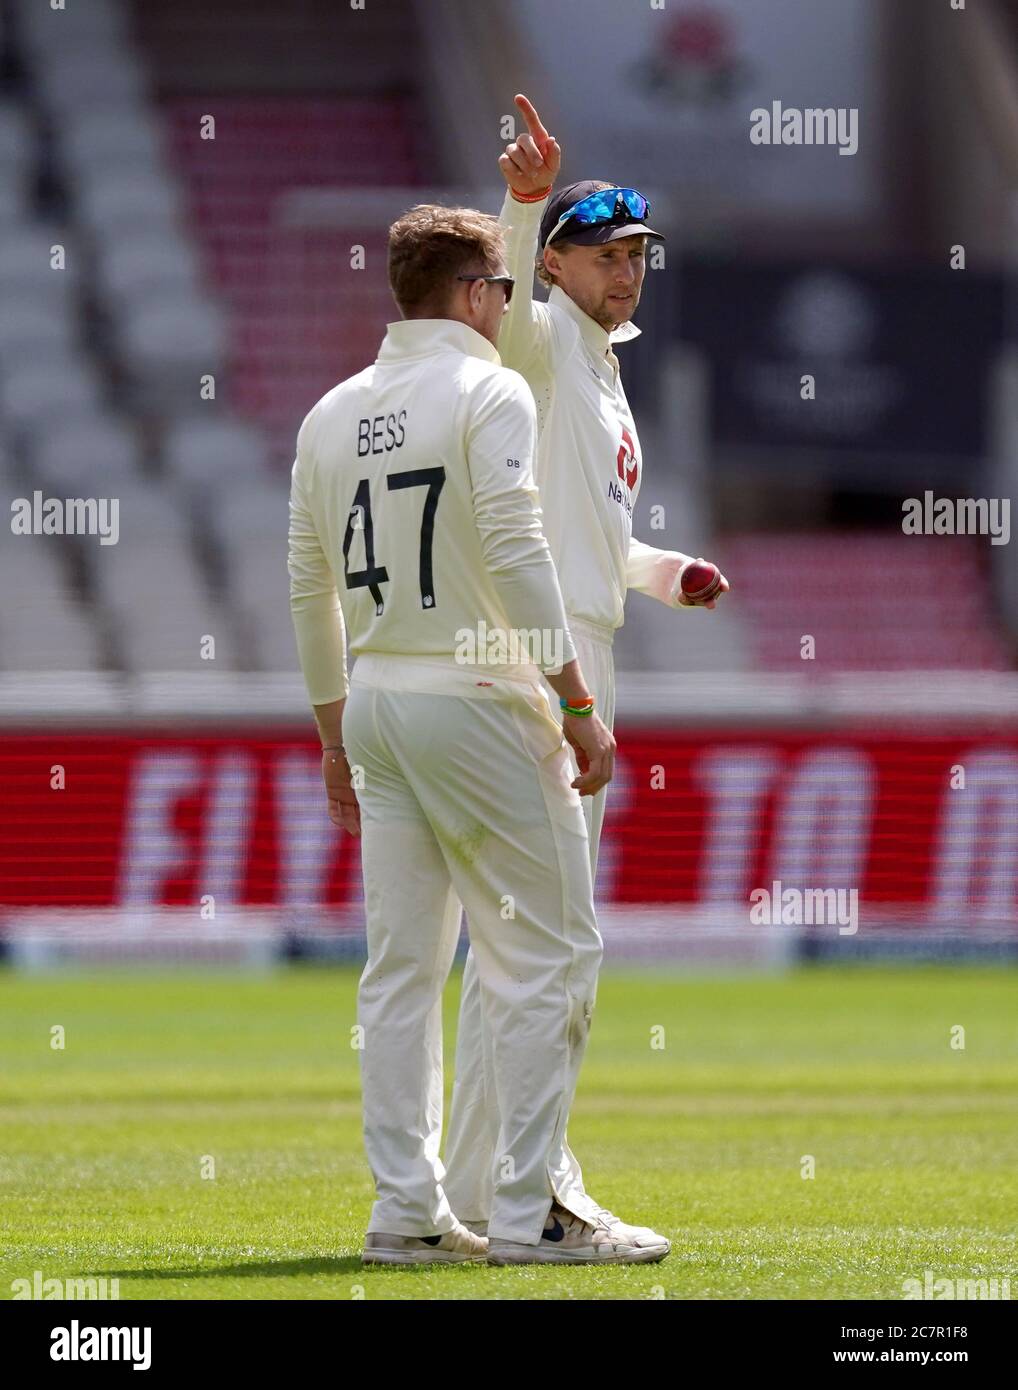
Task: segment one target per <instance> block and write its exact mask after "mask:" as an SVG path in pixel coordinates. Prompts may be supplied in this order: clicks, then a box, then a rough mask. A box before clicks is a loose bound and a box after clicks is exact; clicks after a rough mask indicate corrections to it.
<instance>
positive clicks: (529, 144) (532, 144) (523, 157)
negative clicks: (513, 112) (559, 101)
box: [498, 93, 562, 198]
mask: <svg viewBox="0 0 1018 1390" xmlns="http://www.w3.org/2000/svg"><path fill="white" fill-rule="evenodd" d="M516 105H517V106H518V107H519V110H520V115H521V116H522V117H523V119H524V120H525V121H526V123H527V132H526V134H525V135H521V136H519V137H518V138H517V139H516V140H514V141H513V142H512V143H511V144H509V145H506V147H505V154H503V155H500V156H499V160H498V167H499V168H500V169H501V170H502V174H503V177H504V178H505V181H506V183H507V184H508V185H509V187H510V188H511V189H512V191H513V193H514V194H516V195H517V197H519V198H533V197H534V196H535V194H540V193H542V192H544V191H545V190H547V189H550V188H551V185H552V184H553V183H554V182H555V177H556V175H557V174H558V171H559V167H560V165H561V163H562V151H561V150H560V149H559V146H558V141H557V140H556V139H554V138H553V137H552V136H551V135H549V134H548V132H547V131H546V130H545V128H544V126H543V125H542V124H541V118H540V116H539V115H538V114H537V112H536V111H535V110H534V107H533V106H532V105H531V103H530V102H529V101H528V100H527V98H526V97H525V96H524V95H523V94H522V93H520V94H519V95H518V96H517V97H516Z"/></svg>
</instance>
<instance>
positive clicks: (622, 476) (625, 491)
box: [608, 425, 640, 514]
mask: <svg viewBox="0 0 1018 1390" xmlns="http://www.w3.org/2000/svg"><path fill="white" fill-rule="evenodd" d="M615 463H616V468H617V470H618V475H619V482H616V481H615V479H614V478H613V479H612V480H611V482H610V483H609V484H608V496H609V497H610V498H611V499H612V501H613V502H619V503H620V504H621V505H622V506H623V507H625V509H626V511H627V512H629V513H630V514H632V510H633V488H634V487H635V486H636V479H637V477H638V475H639V471H640V463H639V460H638V459H637V457H636V443H635V441H634V439H633V436H632V435H631V434H630V433H629V431H628V430H627V429H626V427H625V425H623V426H622V443H621V444H620V445H619V452H618V454H617V455H616V460H615ZM622 483H624V484H625V487H622V486H620V484H622Z"/></svg>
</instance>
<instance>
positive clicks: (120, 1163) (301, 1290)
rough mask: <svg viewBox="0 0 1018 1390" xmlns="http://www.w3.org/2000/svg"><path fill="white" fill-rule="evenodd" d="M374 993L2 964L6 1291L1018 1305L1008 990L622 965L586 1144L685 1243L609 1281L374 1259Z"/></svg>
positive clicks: (861, 974) (586, 1275)
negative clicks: (76, 1285)
mask: <svg viewBox="0 0 1018 1390" xmlns="http://www.w3.org/2000/svg"><path fill="white" fill-rule="evenodd" d="M356 982H357V972H356V971H354V970H346V969H331V970H330V969H315V968H310V967H294V968H291V969H286V970H282V971H280V972H279V973H277V974H272V975H267V976H262V977H251V976H243V975H237V974H231V973H226V972H224V973H216V972H213V971H209V972H206V973H204V974H203V975H201V976H197V975H194V974H187V975H184V974H162V975H153V974H139V973H131V974H126V973H123V974H112V973H107V974H101V975H100V974H90V975H77V976H75V975H55V976H51V977H25V976H17V975H12V974H10V973H9V972H2V973H0V1298H10V1297H11V1281H12V1280H13V1279H16V1278H20V1277H27V1278H29V1279H31V1278H32V1276H33V1272H34V1271H35V1270H39V1271H41V1274H42V1277H43V1278H53V1277H57V1278H67V1277H70V1276H76V1275H81V1276H86V1275H106V1276H108V1277H112V1276H116V1277H118V1278H119V1279H120V1293H121V1297H122V1298H125V1299H136V1298H161V1299H162V1298H165V1299H188V1298H201V1299H207V1298H226V1299H244V1298H262V1299H265V1298H304V1299H307V1298H334V1299H351V1298H358V1297H363V1298H367V1299H385V1298H397V1299H398V1298H441V1299H457V1298H541V1299H551V1298H580V1299H586V1298H661V1297H664V1298H683V1299H710V1298H735V1299H745V1298H800V1299H840V1298H900V1297H901V1295H902V1280H903V1279H905V1278H907V1277H914V1278H918V1279H920V1280H922V1279H923V1277H924V1271H926V1270H927V1269H929V1270H931V1271H933V1275H934V1277H935V1278H943V1277H948V1278H980V1277H986V1278H990V1277H994V1276H996V1277H998V1278H1003V1277H1010V1278H1011V1281H1012V1285H1013V1289H1014V1296H1016V1297H1018V1248H1016V1219H1015V1214H1016V1212H1018V975H1016V974H1015V973H1013V972H1012V973H1008V972H1006V971H1003V970H1001V971H994V970H988V969H964V968H955V967H917V968H911V969H886V968H882V967H881V968H872V967H871V968H867V967H857V968H849V969H841V970H833V969H812V970H803V971H799V972H796V973H794V974H792V975H786V976H769V975H746V976H742V977H732V978H725V979H717V978H709V977H687V978H682V977H681V976H680V975H679V974H677V973H676V972H674V971H671V970H669V971H666V970H664V969H658V970H656V971H654V972H646V973H636V972H627V973H621V972H616V971H612V970H606V971H605V973H604V974H603V975H602V980H601V986H600V994H599V999H598V1007H597V1011H596V1014H595V1019H594V1029H593V1034H592V1037H591V1042H590V1047H589V1050H588V1054H587V1061H586V1063H585V1067H584V1072H583V1074H582V1076H581V1080H580V1094H579V1097H578V1100H577V1103H576V1105H575V1107H574V1110H573V1118H572V1120H571V1123H570V1129H569V1137H570V1143H571V1144H572V1147H573V1149H574V1150H575V1152H576V1153H577V1155H578V1156H579V1158H580V1160H581V1162H582V1164H583V1168H584V1175H585V1178H586V1182H587V1187H588V1188H589V1190H590V1191H591V1192H592V1193H593V1194H594V1195H595V1196H596V1197H597V1199H598V1200H599V1201H600V1202H602V1203H603V1204H604V1205H606V1206H610V1207H612V1208H613V1209H614V1210H615V1211H616V1212H618V1213H619V1214H620V1215H621V1216H623V1217H625V1218H626V1219H628V1220H630V1221H633V1222H636V1223H640V1224H653V1225H654V1226H656V1227H657V1228H658V1229H660V1230H662V1231H664V1232H666V1233H667V1234H668V1235H669V1236H670V1237H671V1239H672V1242H673V1253H672V1255H671V1256H670V1258H669V1259H668V1260H666V1261H665V1262H664V1263H663V1264H660V1265H647V1266H643V1267H639V1266H636V1267H631V1268H611V1269H597V1270H591V1269H586V1268H578V1269H571V1270H570V1269H561V1268H541V1269H534V1268H529V1269H528V1268H523V1269H488V1268H486V1267H480V1268H462V1267H460V1268H451V1269H449V1268H431V1269H428V1268H425V1269H417V1270H410V1271H406V1270H402V1269H364V1268H362V1266H361V1265H360V1262H359V1252H360V1247H361V1241H362V1236H363V1231H364V1226H365V1222H366V1218H367V1214H368V1209H369V1205H370V1202H371V1197H372V1189H371V1182H370V1177H369V1174H368V1171H367V1166H366V1163H365V1161H364V1158H363V1153H362V1148H361V1137H360V1109H359V1106H360V1101H359V1074H358V1066H357V1054H356V1052H354V1051H353V1050H352V1049H351V1046H350V1029H351V1026H352V1025H353V1023H354V1021H355V1020H354V1000H355V991H356ZM457 997H458V977H457V978H456V979H455V980H454V981H453V982H452V984H451V985H450V989H449V991H448V1009H447V1025H448V1026H447V1034H446V1039H447V1052H446V1056H447V1058H449V1068H448V1070H449V1071H450V1072H451V1059H452V1056H453V1052H452V1044H453V1037H454V1029H455V1018H456V1012H455V1011H456V1004H457ZM57 1024H59V1025H62V1026H63V1028H64V1029H65V1030H66V1048H65V1050H64V1051H54V1050H52V1049H51V1047H50V1029H51V1027H53V1026H54V1025H57ZM957 1024H961V1025H963V1026H964V1028H965V1030H966V1039H965V1041H966V1046H965V1049H964V1050H963V1051H961V1050H952V1048H951V1046H950V1038H951V1029H952V1027H953V1026H954V1025H957ZM655 1026H661V1027H663V1028H664V1030H665V1031H664V1037H665V1047H664V1049H663V1050H654V1049H652V1047H651V1030H652V1028H654V1027H655ZM447 1082H451V1075H447ZM806 1154H811V1155H813V1157H814V1159H815V1163H816V1176H815V1178H813V1179H811V1180H804V1179H803V1177H802V1176H801V1175H800V1162H801V1159H802V1157H803V1155H806ZM204 1155H211V1156H213V1157H214V1159H215V1165H216V1175H215V1179H214V1180H208V1179H203V1178H202V1177H201V1175H200V1168H201V1162H202V1158H203V1156H204Z"/></svg>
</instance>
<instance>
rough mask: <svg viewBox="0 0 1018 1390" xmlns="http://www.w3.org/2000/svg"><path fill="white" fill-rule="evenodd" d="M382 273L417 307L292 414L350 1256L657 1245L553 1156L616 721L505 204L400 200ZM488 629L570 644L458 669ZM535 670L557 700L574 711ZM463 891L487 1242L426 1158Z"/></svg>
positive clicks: (591, 919)
mask: <svg viewBox="0 0 1018 1390" xmlns="http://www.w3.org/2000/svg"><path fill="white" fill-rule="evenodd" d="M389 274H390V283H391V285H392V288H393V294H394V297H395V298H396V301H397V304H398V305H399V308H400V312H401V313H402V314H404V316H405V317H404V319H403V321H401V322H398V323H392V324H390V325H389V326H388V331H387V333H386V336H385V339H384V341H383V343H382V346H381V350H380V352H379V354H378V358H377V361H376V362H375V363H374V365H373V366H371V367H369V368H368V369H367V370H366V371H363V372H361V373H359V374H358V375H357V376H354V377H352V378H350V379H349V380H348V381H345V382H343V383H341V384H340V385H339V386H337V387H336V388H335V389H334V390H332V391H330V392H329V393H328V394H327V395H326V396H325V397H323V399H322V400H321V401H319V402H318V404H317V405H316V406H315V407H314V408H313V409H312V410H311V412H310V413H309V414H308V416H307V418H306V419H305V421H304V423H303V425H302V426H301V429H300V433H299V436H298V441H297V456H296V459H295V462H294V466H293V474H292V486H291V501H290V538H289V571H290V577H291V610H292V613H293V619H294V627H295V632H296V636H297V644H298V652H299V657H300V662H301V668H302V671H303V673H304V677H305V681H306V685H307V690H308V694H309V698H310V700H311V703H312V705H313V706H314V710H315V716H316V719H317V721H318V725H319V731H320V733H321V735H322V743H323V749H324V750H325V751H324V756H323V773H324V775H325V780H326V787H327V792H328V796H329V802H330V815H331V816H332V819H333V820H334V822H335V823H336V824H342V825H343V826H345V827H346V828H347V829H349V830H351V831H352V832H353V833H358V831H359V832H360V833H361V836H362V868H363V878H364V893H365V910H366V919H367V938H368V955H369V958H368V962H367V964H366V966H365V968H364V972H363V975H362V977H361V982H360V988H359V992H358V1022H359V1024H360V1026H361V1028H362V1029H363V1046H362V1050H361V1052H360V1059H361V1070H362V1084H363V1106H364V1141H365V1148H366V1152H367V1156H368V1161H369V1164H370V1167H371V1171H372V1174H373V1177H374V1180H375V1186H376V1192H377V1200H376V1201H375V1203H374V1206H373V1209H372V1213H371V1218H370V1221H369V1224H368V1234H367V1237H366V1241H365V1248H364V1254H363V1259H364V1261H365V1262H366V1263H395V1264H399V1263H420V1262H425V1261H429V1262H430V1261H448V1262H453V1261H459V1260H477V1259H485V1258H487V1259H488V1260H490V1261H491V1262H493V1263H502V1264H508V1263H520V1262H529V1261H532V1260H539V1259H548V1260H556V1261H561V1262H575V1263H583V1262H589V1261H610V1262H629V1261H636V1260H641V1261H642V1260H648V1259H660V1258H662V1256H663V1255H664V1254H666V1253H667V1245H665V1246H661V1245H660V1244H657V1245H655V1244H654V1243H652V1242H647V1241H643V1242H639V1241H626V1240H622V1239H620V1238H619V1237H618V1236H617V1235H613V1234H612V1233H610V1232H608V1231H607V1229H606V1228H605V1227H604V1226H603V1225H596V1224H591V1223H587V1222H586V1221H585V1220H583V1206H584V1203H583V1200H582V1193H580V1194H577V1193H576V1192H575V1191H574V1174H573V1168H572V1164H571V1162H570V1160H569V1157H568V1155H567V1154H566V1151H565V1126H566V1119H567V1116H568V1112H569V1107H570V1104H571V1101H572V1096H573V1093H574V1090H575V1086H576V1078H577V1073H578V1070H579V1066H580V1063H581V1061H582V1057H583V1053H584V1049H585V1046H586V1040H587V1035H588V1031H589V1026H590V1019H591V1015H592V1011H593V1007H594V1002H595V996H596V980H597V971H598V966H599V963H600V959H601V950H602V948H601V939H600V936H599V933H598V930H597V924H596V920H595V916H594V910H593V892H592V884H591V876H590V861H589V849H588V837H587V833H586V826H585V822H584V818H583V812H582V809H581V801H580V795H581V793H594V792H596V791H598V790H600V788H601V787H603V786H604V785H605V784H606V783H607V781H608V780H609V778H610V776H611V768H612V758H613V753H614V740H613V739H612V737H611V734H610V733H609V731H608V730H607V728H606V727H605V725H604V724H603V722H602V721H601V720H600V719H599V717H598V716H597V715H596V714H594V713H592V702H591V700H590V697H589V694H588V691H587V688H586V685H585V682H584V677H583V674H582V671H581V669H580V667H579V664H578V662H577V661H576V660H575V656H574V649H573V644H572V640H571V638H570V636H569V632H568V627H567V623H566V618H565V611H564V606H563V603H562V597H561V592H560V589H559V585H558V580H557V578H556V575H555V570H554V567H553V564H552V561H551V556H550V553H549V549H548V545H547V542H546V540H545V538H544V535H543V533H542V530H541V521H540V511H539V507H538V505H537V489H536V487H535V484H534V479H533V457H534V452H535V447H536V415H535V408H534V403H533V398H532V396H531V393H530V390H529V388H528V387H527V386H526V384H525V383H524V381H523V380H522V378H521V377H519V376H518V375H517V374H516V373H515V372H512V371H509V370H507V369H505V368H503V367H502V366H501V365H500V361H499V356H498V353H497V351H496V349H495V347H494V342H495V338H496V336H497V331H498V324H499V322H500V321H501V318H502V315H503V313H504V309H505V305H506V303H507V302H508V300H509V298H510V296H511V292H512V281H511V277H509V276H508V274H507V273H506V271H505V267H504V242H503V238H502V233H501V230H500V228H499V224H498V223H497V221H496V220H495V219H494V218H490V217H486V216H485V215H484V214H482V213H476V212H473V211H472V210H469V209H449V208H439V207H426V206H424V207H419V208H415V209H412V210H411V211H410V212H409V213H408V214H406V216H405V217H403V218H401V219H400V220H399V221H398V222H397V223H395V224H394V226H393V227H392V228H391V229H390V243H389ZM479 623H483V624H484V625H485V626H486V628H487V629H488V630H496V631H501V632H503V633H505V632H512V631H516V632H524V631H525V632H534V631H537V632H541V633H545V634H552V635H553V636H554V638H555V641H553V642H552V643H551V644H550V645H551V646H552V647H555V646H557V647H558V648H559V653H560V654H559V658H558V661H557V662H556V661H554V660H547V659H545V657H544V655H543V654H542V652H538V653H536V654H535V660H533V661H530V660H525V661H521V662H516V663H508V664H507V663H503V664H499V665H496V666H488V665H483V664H480V663H469V662H464V661H463V660H462V659H460V658H459V656H458V651H459V650H461V642H462V637H463V634H464V633H465V632H470V631H476V629H477V627H478V624H479ZM347 638H348V641H349V651H350V653H351V655H352V656H353V657H354V658H355V664H354V667H353V672H352V676H351V677H350V679H349V681H348V678H347V674H346V645H347ZM556 665H557V666H558V668H559V669H557V670H556V669H555V668H556ZM542 670H543V671H544V673H545V676H546V678H547V680H548V681H549V683H550V684H551V686H552V688H553V689H554V690H555V691H556V693H557V695H558V696H560V697H562V699H563V700H565V701H566V703H567V706H568V708H567V709H566V712H565V715H564V717H563V722H562V725H560V724H559V722H558V720H557V719H556V718H555V717H554V716H553V715H552V713H551V710H550V708H549V703H548V698H547V694H546V687H545V686H544V684H543V683H542V680H541V671H542ZM563 733H564V734H565V739H567V740H568V742H569V745H570V746H571V747H572V748H573V749H574V751H575V753H576V757H577V760H578V765H579V768H580V769H581V771H580V773H579V775H577V774H576V770H575V769H574V767H573V765H572V762H571V760H570V757H569V752H568V748H567V745H566V742H564V741H563ZM355 774H356V775H355ZM461 904H462V905H463V906H464V907H465V908H466V910H467V913H468V918H469V929H470V937H471V942H472V945H473V950H474V953H475V959H476V971H477V976H478V980H479V989H480V993H481V994H482V996H483V999H484V1010H485V1018H486V1021H487V1029H488V1034H489V1037H490V1043H491V1061H492V1070H493V1086H494V1090H495V1093H496V1096H497V1100H496V1108H497V1121H496V1134H495V1139H494V1145H493V1152H492V1173H491V1175H490V1177H491V1205H490V1212H489V1217H490V1219H489V1225H488V1238H487V1239H485V1238H483V1237H481V1236H479V1235H476V1234H473V1233H471V1232H470V1231H468V1230H467V1229H466V1228H465V1227H464V1226H463V1225H462V1224H461V1223H460V1222H459V1221H458V1219H457V1215H456V1213H455V1209H454V1207H453V1206H452V1205H451V1204H450V1202H449V1200H448V1198H447V1196H446V1193H445V1190H444V1186H443V1184H444V1180H445V1178H446V1171H445V1168H444V1167H443V1164H442V1162H441V1160H440V1158H439V1148H440V1140H441V1129H442V1094H443V1093H442V1027H441V999H442V991H443V987H444V985H445V982H446V978H447V976H448V973H449V970H450V967H451V965H452V961H453V957H454V952H455V948H456V943H457V939H458V935H459V927H460V915H461V906H460V905H461ZM577 1208H580V1210H579V1211H577Z"/></svg>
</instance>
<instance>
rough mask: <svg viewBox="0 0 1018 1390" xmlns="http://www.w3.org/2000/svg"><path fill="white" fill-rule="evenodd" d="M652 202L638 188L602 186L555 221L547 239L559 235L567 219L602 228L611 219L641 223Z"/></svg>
mask: <svg viewBox="0 0 1018 1390" xmlns="http://www.w3.org/2000/svg"><path fill="white" fill-rule="evenodd" d="M649 212H650V204H649V203H648V202H647V199H646V198H645V197H644V196H643V194H642V193H638V192H637V190H636V189H635V188H602V189H600V190H599V191H598V192H597V193H591V194H588V196H587V197H586V198H581V199H580V201H579V202H578V203H574V204H573V206H572V207H571V208H567V209H566V211H565V212H564V213H563V214H562V216H561V217H560V218H559V220H558V221H557V222H556V223H555V226H554V227H553V228H552V230H551V233H550V235H549V237H548V241H551V239H552V237H556V236H558V234H559V232H560V231H561V230H562V228H563V227H564V226H565V224H566V223H567V222H575V223H577V225H578V226H581V227H603V226H607V225H608V224H609V223H611V222H629V221H636V222H642V221H643V219H644V218H645V217H646V216H647V214H648V213H649Z"/></svg>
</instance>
